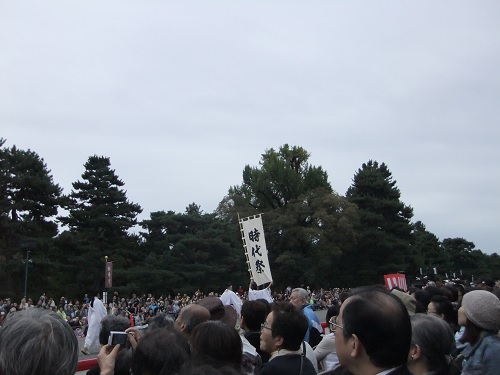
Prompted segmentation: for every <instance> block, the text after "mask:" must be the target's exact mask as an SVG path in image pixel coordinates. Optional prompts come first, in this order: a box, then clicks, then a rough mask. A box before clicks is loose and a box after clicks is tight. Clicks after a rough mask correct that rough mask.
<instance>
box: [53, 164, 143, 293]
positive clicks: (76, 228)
mask: <svg viewBox="0 0 500 375" xmlns="http://www.w3.org/2000/svg"><path fill="white" fill-rule="evenodd" d="M82 179H83V180H82V181H76V182H74V183H73V190H72V191H71V194H69V196H67V197H66V199H65V203H64V208H66V209H67V210H68V211H69V214H68V216H66V217H60V221H61V223H63V224H64V225H66V226H68V227H69V232H68V233H64V234H63V235H61V236H60V238H59V244H60V246H63V247H64V248H65V250H66V251H67V254H71V255H72V260H73V261H74V264H73V266H74V267H75V269H74V272H75V274H76V275H77V277H76V278H73V279H72V280H69V281H68V283H69V284H74V283H78V284H80V285H82V284H83V285H85V286H86V287H87V288H92V289H98V288H100V287H102V282H103V278H104V257H105V256H109V257H110V259H111V260H113V261H114V263H115V268H116V267H130V266H132V265H134V264H135V262H136V261H137V259H138V254H137V238H136V236H133V235H130V234H129V233H128V232H127V231H128V230H129V229H130V228H131V227H133V226H134V225H135V224H136V223H137V219H136V217H137V215H138V214H140V213H141V212H142V209H141V207H140V206H139V205H138V204H135V203H131V202H129V201H128V199H127V196H126V191H125V190H123V189H122V187H123V186H124V182H123V181H121V180H120V179H119V178H118V176H117V175H116V173H115V171H114V170H113V169H111V163H110V160H109V158H108V157H103V156H96V155H94V156H91V157H90V158H89V159H88V161H87V163H85V172H84V173H83V174H82Z"/></svg>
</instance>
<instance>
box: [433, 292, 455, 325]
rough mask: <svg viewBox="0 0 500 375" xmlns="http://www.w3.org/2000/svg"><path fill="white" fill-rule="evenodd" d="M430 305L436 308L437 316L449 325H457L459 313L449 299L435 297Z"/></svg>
mask: <svg viewBox="0 0 500 375" xmlns="http://www.w3.org/2000/svg"><path fill="white" fill-rule="evenodd" d="M430 303H431V304H432V306H433V307H434V309H435V314H436V315H438V316H439V317H440V318H441V319H443V320H444V321H445V322H447V323H448V324H453V325H457V312H456V311H455V309H454V307H453V304H452V303H451V301H450V300H449V299H448V297H445V296H440V295H435V296H433V297H432V298H431V302H430Z"/></svg>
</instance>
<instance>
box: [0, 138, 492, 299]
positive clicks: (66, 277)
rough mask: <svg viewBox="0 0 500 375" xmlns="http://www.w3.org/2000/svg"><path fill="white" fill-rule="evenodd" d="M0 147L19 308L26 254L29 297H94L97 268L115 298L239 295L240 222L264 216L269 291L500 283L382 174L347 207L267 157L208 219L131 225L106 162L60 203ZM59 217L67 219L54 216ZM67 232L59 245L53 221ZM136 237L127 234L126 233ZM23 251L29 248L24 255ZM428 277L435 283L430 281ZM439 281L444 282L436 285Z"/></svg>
mask: <svg viewBox="0 0 500 375" xmlns="http://www.w3.org/2000/svg"><path fill="white" fill-rule="evenodd" d="M4 143H5V141H4V140H0V189H1V190H0V272H2V275H3V276H4V277H3V283H2V288H0V289H1V290H0V292H1V293H2V294H3V295H9V294H10V295H12V296H21V294H22V292H23V284H24V283H23V281H24V264H23V260H24V257H25V255H26V251H27V250H28V249H29V250H30V251H31V258H32V260H33V263H32V264H31V263H30V264H29V267H30V282H29V285H30V288H28V291H29V293H28V294H29V295H30V296H32V297H33V296H34V295H35V297H36V294H39V293H40V294H41V293H42V292H48V293H54V295H65V296H69V297H71V296H73V295H74V296H81V294H83V293H85V292H91V291H93V290H99V289H102V286H103V279H104V257H105V256H108V257H109V259H110V260H112V261H113V262H114V280H113V284H114V286H113V290H117V291H120V293H123V294H130V293H132V292H136V293H147V292H151V293H154V294H157V295H158V294H166V293H174V292H181V293H184V292H185V293H191V292H192V291H194V290H196V289H198V288H199V289H201V290H203V291H205V292H209V291H219V292H220V291H222V290H223V288H224V286H225V285H224V284H225V283H226V282H232V283H233V284H234V285H242V286H244V287H245V286H246V285H247V283H248V271H247V265H246V263H245V256H244V251H243V246H242V241H241V234H240V231H239V224H238V218H243V217H246V216H251V215H256V214H263V215H262V218H263V223H264V230H265V237H266V242H267V247H268V250H269V260H270V266H271V269H272V273H273V276H274V279H275V287H276V288H278V289H280V288H284V287H286V286H288V285H292V286H298V285H301V284H304V285H310V286H311V287H329V286H346V287H348V286H356V285H361V284H371V283H381V282H383V278H382V275H383V274H384V273H393V272H397V271H404V272H406V274H407V275H408V278H409V279H412V278H413V277H416V276H418V273H419V269H420V268H422V270H423V272H424V273H425V274H429V272H430V270H433V268H434V267H435V268H436V269H437V270H438V276H439V277H442V276H443V275H445V274H448V275H449V276H450V277H451V274H452V273H456V274H458V273H459V272H460V271H462V274H463V275H464V277H467V278H469V279H470V278H471V277H472V276H473V275H474V278H475V279H477V278H480V277H482V276H489V277H492V278H500V274H498V272H499V271H498V270H499V269H500V257H499V256H498V255H497V254H496V253H494V254H492V255H487V254H484V253H483V252H482V251H481V250H480V249H476V248H475V245H474V244H473V243H472V242H469V241H467V240H465V239H463V238H445V239H444V240H442V241H440V240H439V239H438V238H437V237H436V236H435V235H434V234H433V233H431V232H430V231H428V230H427V228H426V227H425V225H424V224H423V223H422V222H419V221H418V222H416V223H412V222H411V219H412V216H413V211H412V208H411V207H410V206H407V205H406V204H404V203H403V202H401V199H400V197H401V195H400V191H399V189H398V188H397V186H396V181H394V180H393V177H392V174H391V172H390V171H389V169H388V167H387V166H386V165H385V164H384V163H381V164H379V163H378V162H376V161H368V162H367V163H364V164H363V165H362V166H361V168H360V169H359V170H358V171H357V172H356V173H355V175H354V178H353V183H352V185H351V187H350V188H349V189H348V191H347V193H346V196H342V195H339V194H338V193H336V192H335V191H333V189H332V187H331V185H330V182H329V181H328V175H327V173H326V172H325V171H324V170H323V169H322V168H321V167H317V166H312V165H310V164H309V157H310V154H309V153H308V152H307V151H306V150H305V149H303V148H302V147H298V146H293V147H292V146H289V145H283V146H282V147H280V148H279V149H278V150H274V149H269V150H266V151H265V152H264V153H263V154H262V155H261V159H260V162H259V165H258V166H250V165H246V166H245V167H244V169H243V173H242V182H241V184H240V185H235V186H232V187H230V188H229V190H228V193H227V195H226V196H224V197H223V199H222V200H221V202H220V203H219V205H218V207H217V210H215V211H214V212H213V213H204V212H202V211H201V208H200V207H199V206H198V205H196V204H195V203H192V204H190V205H189V206H188V207H187V208H186V211H185V212H183V213H176V212H173V211H167V210H159V211H155V212H152V213H150V217H149V218H148V219H147V220H143V221H142V222H140V223H138V222H137V215H138V214H139V213H140V212H141V207H140V206H139V204H136V203H132V202H130V201H129V200H128V199H127V196H126V191H125V190H124V182H123V181H121V180H120V179H119V177H118V175H117V174H116V172H115V171H114V170H113V169H111V162H110V160H109V158H107V157H101V156H91V157H89V159H88V161H87V162H86V163H85V165H84V172H83V174H82V179H81V180H79V181H76V182H74V183H73V189H72V191H71V192H70V193H69V194H68V195H64V196H63V195H62V191H61V188H60V187H59V185H57V184H56V183H54V181H53V177H52V175H51V173H50V170H49V169H48V168H47V166H46V165H45V163H44V161H43V159H41V158H40V157H39V156H38V155H37V154H36V153H34V152H32V151H29V150H28V151H23V150H19V149H17V148H16V147H15V146H13V147H11V148H7V147H4ZM59 208H63V209H64V211H59V212H58V209H59ZM58 214H59V217H58V219H59V220H60V223H61V224H62V225H63V228H64V231H62V232H61V233H58V226H57V221H56V215H58ZM137 225H140V227H141V228H142V230H141V231H140V232H139V233H137V234H135V233H134V232H133V229H134V227H136V226H137ZM22 244H24V245H28V246H30V247H28V248H26V247H22ZM432 273H433V272H432ZM443 277H444V276H443Z"/></svg>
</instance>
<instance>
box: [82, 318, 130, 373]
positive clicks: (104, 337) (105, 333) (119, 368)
mask: <svg viewBox="0 0 500 375" xmlns="http://www.w3.org/2000/svg"><path fill="white" fill-rule="evenodd" d="M129 327H130V321H129V320H128V319H127V318H125V317H123V316H118V315H106V316H105V317H104V318H103V319H102V320H101V330H100V332H99V344H100V345H101V347H102V346H105V345H107V344H108V340H109V334H110V333H111V331H117V332H124V331H125V330H126V329H127V328H129ZM131 359H132V352H131V351H130V350H125V348H122V350H120V351H119V352H118V354H117V356H116V359H115V362H116V364H115V369H114V375H128V374H129V371H130V362H131ZM87 375H99V367H98V366H97V367H94V368H92V369H90V370H89V371H87Z"/></svg>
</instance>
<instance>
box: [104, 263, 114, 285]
mask: <svg viewBox="0 0 500 375" xmlns="http://www.w3.org/2000/svg"><path fill="white" fill-rule="evenodd" d="M112 286H113V262H106V268H105V270H104V287H105V288H106V289H109V288H111V287H112Z"/></svg>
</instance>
